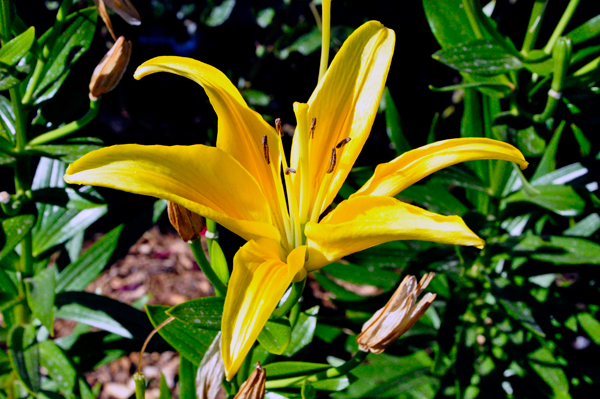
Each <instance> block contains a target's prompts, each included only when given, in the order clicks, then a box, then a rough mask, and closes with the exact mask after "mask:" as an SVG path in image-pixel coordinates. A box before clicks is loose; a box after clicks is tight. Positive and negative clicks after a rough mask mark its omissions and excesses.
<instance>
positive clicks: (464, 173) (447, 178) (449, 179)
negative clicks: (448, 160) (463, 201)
mask: <svg viewBox="0 0 600 399" xmlns="http://www.w3.org/2000/svg"><path fill="white" fill-rule="evenodd" d="M429 182H430V183H431V184H434V183H436V184H438V185H442V184H443V185H446V186H447V187H449V186H456V187H464V188H471V189H473V190H477V191H481V192H484V193H488V192H489V187H488V186H487V184H485V183H484V182H483V181H481V179H480V178H479V177H477V175H476V174H475V173H474V172H473V170H472V169H471V168H470V167H469V166H467V165H466V164H458V165H454V166H451V167H449V168H445V169H442V170H440V171H438V172H436V173H435V174H434V175H433V176H432V177H431V179H429Z"/></svg>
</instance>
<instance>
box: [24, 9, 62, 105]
mask: <svg viewBox="0 0 600 399" xmlns="http://www.w3.org/2000/svg"><path fill="white" fill-rule="evenodd" d="M72 4H73V0H63V2H62V3H61V5H60V7H59V9H58V12H57V13H56V21H55V22H54V26H53V27H52V32H50V35H49V36H48V39H46V41H45V42H44V48H43V50H42V54H41V57H40V58H38V60H37V62H36V64H35V69H34V71H33V76H32V77H31V80H29V83H28V84H27V90H25V96H24V97H23V100H22V103H23V104H29V103H30V102H31V100H32V98H33V93H34V91H35V89H36V88H37V86H38V84H39V83H40V79H41V78H42V71H43V70H44V66H45V65H46V61H47V60H48V57H49V56H50V52H51V51H52V47H54V43H55V42H56V39H57V38H58V36H59V35H60V33H61V31H62V28H63V26H64V24H65V21H66V19H67V15H68V14H69V9H70V8H71V5H72Z"/></svg>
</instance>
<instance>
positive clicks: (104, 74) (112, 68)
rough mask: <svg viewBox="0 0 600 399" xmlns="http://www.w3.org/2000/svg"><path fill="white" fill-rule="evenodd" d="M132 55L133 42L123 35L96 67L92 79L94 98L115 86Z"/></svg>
mask: <svg viewBox="0 0 600 399" xmlns="http://www.w3.org/2000/svg"><path fill="white" fill-rule="evenodd" d="M130 56H131V42H129V41H126V40H125V38H124V37H123V36H121V37H120V38H119V39H118V40H117V41H116V43H115V44H114V45H113V46H112V47H111V49H110V50H108V53H106V55H105V56H104V57H103V58H102V60H101V61H100V63H99V64H98V66H96V69H94V73H93V74H92V79H91V81H90V98H91V99H92V100H95V99H97V98H98V97H100V96H101V95H103V94H106V93H108V92H109V91H111V90H112V89H114V88H115V86H116V85H117V84H118V83H119V81H120V80H121V78H122V77H123V73H124V72H125V69H127V64H129V57H130Z"/></svg>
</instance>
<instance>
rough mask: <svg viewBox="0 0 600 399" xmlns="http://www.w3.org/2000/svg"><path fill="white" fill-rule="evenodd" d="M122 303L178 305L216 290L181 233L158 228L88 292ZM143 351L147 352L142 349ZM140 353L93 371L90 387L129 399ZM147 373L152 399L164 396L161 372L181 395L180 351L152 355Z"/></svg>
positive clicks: (146, 365)
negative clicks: (160, 392) (178, 379)
mask: <svg viewBox="0 0 600 399" xmlns="http://www.w3.org/2000/svg"><path fill="white" fill-rule="evenodd" d="M87 291H89V292H94V293H97V294H102V295H105V296H108V297H110V298H113V299H116V300H118V301H121V302H124V303H127V304H133V303H134V302H135V301H137V300H140V299H142V298H144V297H146V298H148V297H149V299H148V303H150V304H161V305H169V306H173V305H177V304H179V303H182V302H184V301H187V300H189V299H193V298H198V297H204V296H212V295H214V291H213V288H212V286H211V284H210V282H209V281H208V279H207V278H206V277H205V276H204V274H203V273H202V272H201V271H200V268H199V267H198V265H197V264H196V261H195V260H194V257H193V255H192V253H191V250H190V248H189V246H188V244H187V243H185V242H183V241H182V240H181V238H179V236H178V235H176V233H166V234H163V233H161V231H160V230H159V229H158V227H154V228H152V229H151V230H149V231H147V232H146V233H145V234H144V235H143V236H142V238H140V240H139V241H138V242H137V243H136V244H135V245H134V246H133V247H131V249H130V250H129V253H128V254H127V256H126V257H125V258H123V259H121V260H119V261H117V262H116V263H115V264H113V265H112V266H110V268H109V269H108V270H106V271H105V272H104V273H102V275H100V276H99V277H98V279H96V281H94V282H93V283H92V284H90V286H89V287H88V288H87ZM57 327H58V328H61V327H62V329H63V335H64V330H67V331H68V330H69V328H72V325H71V324H69V323H66V322H64V321H61V320H58V321H57ZM140 349H141V348H140ZM138 358H139V352H135V353H131V354H130V355H128V356H123V357H121V358H120V359H118V360H116V361H114V362H112V363H110V364H108V365H105V366H102V367H100V368H99V369H97V370H94V371H92V372H89V373H87V375H86V377H87V380H88V382H89V383H90V385H94V384H96V383H101V384H102V391H101V394H100V396H99V398H101V399H109V398H111V399H113V398H115V399H126V398H129V397H130V396H131V395H132V394H133V393H134V391H135V384H134V382H133V372H134V371H135V368H136V366H135V364H137V361H138ZM143 364H144V366H143V367H142V371H143V372H144V375H145V376H146V380H147V381H150V386H149V389H148V390H147V391H146V398H147V399H151V398H158V384H159V380H160V373H161V372H162V373H163V374H164V375H165V379H166V381H167V384H168V385H169V387H170V388H171V389H172V392H173V397H174V398H177V397H178V395H177V394H178V389H177V386H176V376H177V374H178V367H179V355H178V354H177V352H164V353H146V354H145V355H144V362H143Z"/></svg>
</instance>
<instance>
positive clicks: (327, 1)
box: [319, 0, 331, 82]
mask: <svg viewBox="0 0 600 399" xmlns="http://www.w3.org/2000/svg"><path fill="white" fill-rule="evenodd" d="M322 7H323V22H322V31H321V64H320V66H319V82H320V81H321V79H323V76H325V72H327V67H328V66H329V43H330V40H331V0H323V2H322Z"/></svg>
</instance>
